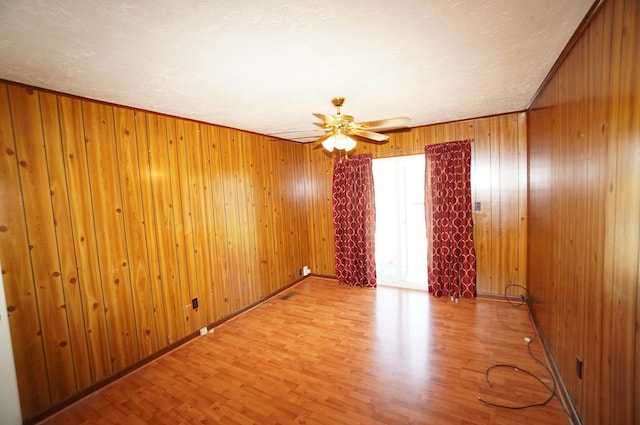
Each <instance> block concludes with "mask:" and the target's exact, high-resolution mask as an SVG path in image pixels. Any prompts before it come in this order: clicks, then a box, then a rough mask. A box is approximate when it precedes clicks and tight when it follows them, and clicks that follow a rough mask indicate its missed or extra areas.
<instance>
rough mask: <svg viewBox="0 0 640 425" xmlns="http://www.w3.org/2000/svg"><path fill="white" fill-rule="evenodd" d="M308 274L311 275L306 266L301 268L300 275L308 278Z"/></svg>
mask: <svg viewBox="0 0 640 425" xmlns="http://www.w3.org/2000/svg"><path fill="white" fill-rule="evenodd" d="M309 273H311V269H310V268H309V267H307V266H304V267H303V268H302V275H303V276H308V275H309Z"/></svg>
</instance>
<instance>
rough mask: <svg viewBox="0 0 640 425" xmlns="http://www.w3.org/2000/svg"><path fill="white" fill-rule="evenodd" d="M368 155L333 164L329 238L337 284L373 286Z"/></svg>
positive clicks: (373, 216) (372, 207)
mask: <svg viewBox="0 0 640 425" xmlns="http://www.w3.org/2000/svg"><path fill="white" fill-rule="evenodd" d="M371 161H372V157H371V155H370V154H367V155H354V156H351V157H348V158H336V159H335V161H334V165H333V192H332V198H333V239H334V248H335V263H336V278H337V279H338V282H340V283H341V284H346V285H351V286H363V287H368V288H375V287H376V263H375V232H376V209H375V195H374V186H373V172H372V169H371Z"/></svg>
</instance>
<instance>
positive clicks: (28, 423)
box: [22, 276, 308, 425]
mask: <svg viewBox="0 0 640 425" xmlns="http://www.w3.org/2000/svg"><path fill="white" fill-rule="evenodd" d="M307 277H308V276H305V277H301V278H299V279H296V280H294V281H293V282H291V283H289V284H288V285H285V286H283V287H282V288H279V289H277V290H276V291H274V292H273V293H271V294H269V295H267V296H264V297H262V298H260V299H258V300H257V301H256V302H254V303H251V304H249V305H247V306H246V307H243V308H241V309H240V310H238V311H235V312H233V313H231V314H230V315H228V316H225V317H223V318H221V319H219V320H216V321H215V322H213V323H210V324H208V325H207V329H208V330H210V329H213V328H216V327H218V326H220V325H222V324H223V323H225V322H228V321H230V320H232V319H234V318H236V317H238V316H240V315H242V314H244V313H246V312H247V311H249V310H251V309H253V308H255V307H257V306H258V305H260V304H262V303H264V302H265V301H267V300H270V299H272V298H274V297H276V296H278V295H279V294H280V293H282V292H284V291H286V290H287V289H289V288H291V287H293V286H294V285H297V284H298V283H300V282H302V281H303V280H304V279H306V278H307ZM198 336H200V331H199V330H198V331H195V332H193V333H191V334H189V335H187V336H186V337H184V338H182V339H180V340H178V341H176V342H174V343H173V344H171V345H168V346H166V347H164V348H162V349H160V350H159V351H157V352H155V353H153V354H152V355H150V356H149V357H145V358H144V359H142V360H140V361H139V362H137V363H134V364H132V365H131V366H128V367H126V368H124V369H122V370H121V371H119V372H116V373H114V374H113V375H111V376H109V377H107V378H105V379H103V380H101V381H99V382H96V383H94V384H92V385H90V386H88V387H87V388H85V389H83V390H81V391H79V392H77V393H75V394H74V395H72V396H71V397H69V398H67V399H65V400H63V401H61V402H60V403H57V404H55V405H53V406H51V407H49V408H47V409H45V410H43V411H42V412H40V413H37V414H36V415H34V416H32V417H30V418H27V419H24V420H23V421H22V423H23V424H24V425H35V424H37V423H38V422H41V421H43V420H45V419H46V418H48V417H50V416H53V415H55V414H56V413H58V412H60V411H62V410H64V409H66V408H67V407H69V406H71V405H73V404H75V403H77V402H79V401H80V400H82V399H84V398H85V397H88V396H90V395H91V394H93V393H94V392H96V391H98V390H100V389H102V388H104V387H106V386H107V385H109V384H111V383H113V382H115V381H117V380H119V379H121V378H124V377H125V376H127V375H129V374H130V373H133V372H135V371H136V370H138V369H140V368H142V367H144V366H146V365H148V364H149V363H151V362H153V361H154V360H156V359H158V358H160V357H162V356H164V355H166V354H167V353H169V352H171V351H173V350H175V349H176V348H178V347H180V346H181V345H183V344H185V343H187V342H189V341H191V340H192V339H194V338H196V337H198Z"/></svg>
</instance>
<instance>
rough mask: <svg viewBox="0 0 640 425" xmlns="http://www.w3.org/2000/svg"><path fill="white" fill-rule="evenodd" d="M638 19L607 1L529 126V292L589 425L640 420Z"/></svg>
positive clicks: (626, 4) (625, 5)
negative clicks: (578, 369) (579, 369)
mask: <svg viewBox="0 0 640 425" xmlns="http://www.w3.org/2000/svg"><path fill="white" fill-rule="evenodd" d="M639 20H640V8H639V7H638V4H637V2H636V1H633V0H626V1H625V0H610V1H607V2H606V3H605V4H604V5H603V6H602V8H601V9H600V10H599V11H598V13H597V15H596V16H595V17H594V18H593V19H592V20H591V22H590V23H589V26H588V27H587V28H586V30H585V32H584V33H583V34H582V35H581V37H580V39H579V40H578V41H577V43H576V44H575V45H574V46H573V48H572V50H571V52H570V53H569V54H568V55H567V57H566V59H565V60H564V62H563V63H562V65H561V66H560V67H559V68H558V70H557V71H556V73H555V74H554V75H553V76H552V78H551V79H550V80H549V83H548V85H547V86H546V87H545V89H544V90H543V91H542V92H541V93H540V95H539V96H538V98H537V99H536V100H535V103H534V105H533V108H532V110H531V111H530V114H529V116H528V118H527V121H528V125H529V143H530V145H529V149H530V187H529V193H530V198H529V205H530V210H529V214H530V217H529V223H530V231H529V241H530V246H529V257H528V261H529V273H528V278H529V288H530V293H531V295H532V299H533V303H534V312H535V315H536V318H537V321H538V323H539V325H540V328H541V330H542V332H543V334H544V337H545V339H546V340H547V342H548V345H549V347H550V349H551V352H552V355H553V357H554V360H555V362H556V363H557V366H558V369H559V371H560V373H561V375H562V377H563V381H564V383H565V384H566V387H567V390H568V392H569V395H570V397H571V399H572V401H573V402H574V405H575V406H576V409H577V411H578V413H579V414H580V416H581V418H582V420H583V423H585V424H599V423H636V422H637V421H638V417H637V415H638V412H637V409H638V408H637V405H638V401H639V399H640V388H639V387H638V374H637V373H638V372H637V370H638V367H639V364H638V356H639V354H638V329H637V317H638V310H639V309H638V283H639V279H638V270H639V269H640V260H639V258H638V255H637V254H638V251H640V221H639V220H638V217H640V172H639V169H640V138H639V137H638V135H639V134H640V123H639V120H640V118H639V114H638V99H639V98H640V97H639V95H640V87H639V85H638V75H637V70H638V69H640V68H639V66H640V64H639V62H640V61H639V59H638V55H637V54H636V52H637V51H638V49H640V30H639V28H638V27H639V24H638V22H639ZM576 356H580V357H582V359H583V362H584V375H583V377H582V379H580V378H578V377H577V376H576V373H575V358H576ZM630 371H634V373H630Z"/></svg>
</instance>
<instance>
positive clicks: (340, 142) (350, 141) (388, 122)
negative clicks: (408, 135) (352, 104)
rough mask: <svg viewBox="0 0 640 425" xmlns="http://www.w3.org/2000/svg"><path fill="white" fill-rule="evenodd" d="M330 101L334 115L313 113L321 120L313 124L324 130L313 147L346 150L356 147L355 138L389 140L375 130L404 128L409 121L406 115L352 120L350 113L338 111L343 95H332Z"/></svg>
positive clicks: (372, 140)
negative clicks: (333, 107) (373, 119)
mask: <svg viewBox="0 0 640 425" xmlns="http://www.w3.org/2000/svg"><path fill="white" fill-rule="evenodd" d="M331 103H332V104H333V106H335V107H336V110H337V113H336V114H335V115H327V114H316V113H314V114H313V115H314V116H315V117H317V118H320V119H321V120H322V122H321V123H319V122H314V123H313V124H315V125H317V126H318V127H320V128H322V129H323V130H324V131H325V134H324V135H322V136H321V137H320V138H318V139H317V140H316V141H315V143H317V144H318V146H316V147H315V148H314V149H317V148H320V147H324V148H325V149H326V150H328V151H329V152H332V151H333V150H334V149H336V150H338V151H341V150H343V151H345V152H348V151H350V150H352V149H353V148H355V147H356V140H361V141H363V142H367V143H383V142H386V141H387V140H389V136H387V135H386V134H380V133H377V131H389V130H396V129H399V128H405V127H407V125H408V124H409V122H410V121H411V119H410V118H407V117H398V118H388V119H384V120H376V121H364V122H354V118H353V117H352V116H351V115H343V114H342V113H341V112H340V108H342V105H343V104H344V97H334V98H333V99H331Z"/></svg>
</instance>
